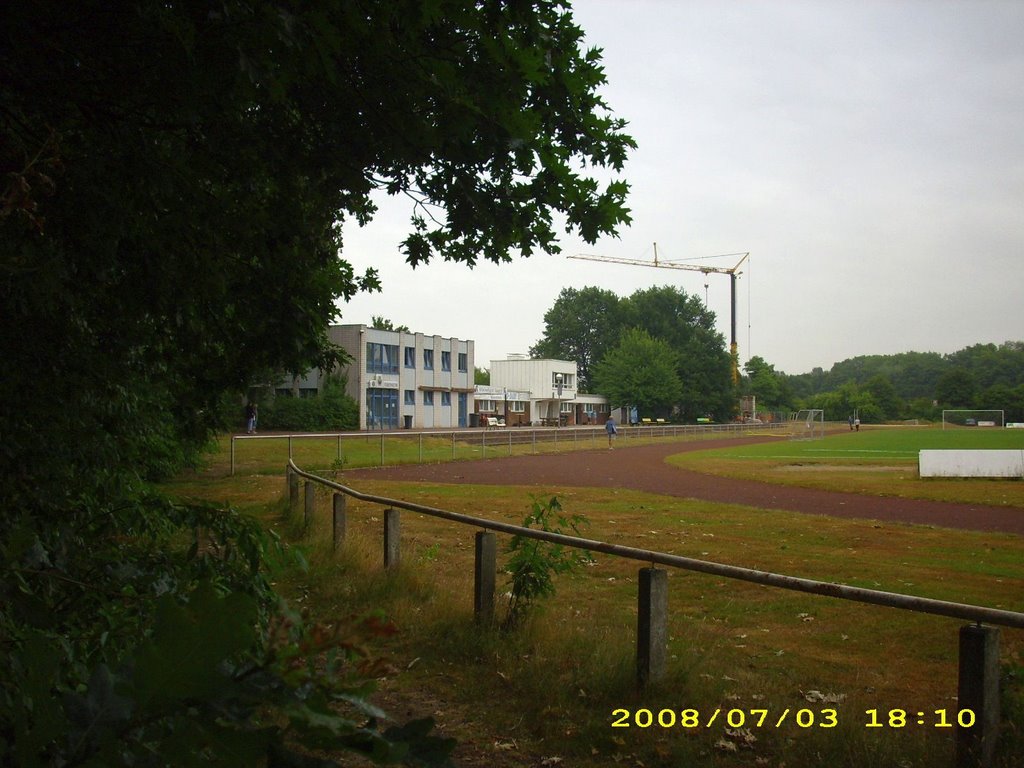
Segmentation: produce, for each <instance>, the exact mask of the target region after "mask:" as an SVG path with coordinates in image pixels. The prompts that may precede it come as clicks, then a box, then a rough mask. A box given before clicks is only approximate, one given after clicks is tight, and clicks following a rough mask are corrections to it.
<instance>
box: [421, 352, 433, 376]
mask: <svg viewBox="0 0 1024 768" xmlns="http://www.w3.org/2000/svg"><path fill="white" fill-rule="evenodd" d="M423 370H425V371H432V370H434V350H432V349H424V350H423Z"/></svg>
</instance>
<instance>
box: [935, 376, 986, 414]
mask: <svg viewBox="0 0 1024 768" xmlns="http://www.w3.org/2000/svg"><path fill="white" fill-rule="evenodd" d="M976 391H977V384H976V383H975V381H974V377H973V376H972V375H971V374H970V372H969V371H966V370H964V369H963V368H951V369H950V370H948V371H946V372H945V373H944V374H942V376H940V377H939V381H938V383H936V385H935V399H936V400H938V401H939V403H941V404H942V405H945V406H948V407H952V408H970V407H971V406H972V405H973V404H974V393H975V392H976Z"/></svg>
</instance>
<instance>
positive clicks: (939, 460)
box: [918, 450, 1024, 478]
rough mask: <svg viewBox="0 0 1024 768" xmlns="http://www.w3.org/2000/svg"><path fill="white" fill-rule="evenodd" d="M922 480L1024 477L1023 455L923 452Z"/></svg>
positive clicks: (921, 458) (1000, 452)
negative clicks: (937, 478) (933, 478)
mask: <svg viewBox="0 0 1024 768" xmlns="http://www.w3.org/2000/svg"><path fill="white" fill-rule="evenodd" d="M918 469H919V472H920V475H921V477H1013V478H1019V477H1024V451H1018V450H961V451H958V450H923V451H921V452H920V454H919V456H918Z"/></svg>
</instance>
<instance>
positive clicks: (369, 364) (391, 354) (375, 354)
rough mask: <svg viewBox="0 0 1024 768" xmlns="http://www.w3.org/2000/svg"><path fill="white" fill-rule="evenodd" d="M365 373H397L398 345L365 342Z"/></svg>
mask: <svg viewBox="0 0 1024 768" xmlns="http://www.w3.org/2000/svg"><path fill="white" fill-rule="evenodd" d="M366 372H367V373H398V345H397V344H376V343H374V342H372V341H370V342H367V344H366Z"/></svg>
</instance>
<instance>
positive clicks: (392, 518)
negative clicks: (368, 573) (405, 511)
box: [384, 509, 402, 568]
mask: <svg viewBox="0 0 1024 768" xmlns="http://www.w3.org/2000/svg"><path fill="white" fill-rule="evenodd" d="M400 539H401V520H400V517H399V514H398V510H397V509H385V510H384V567H385V568H397V567H398V565H399V563H400V562H401V560H402V549H401V545H400Z"/></svg>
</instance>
